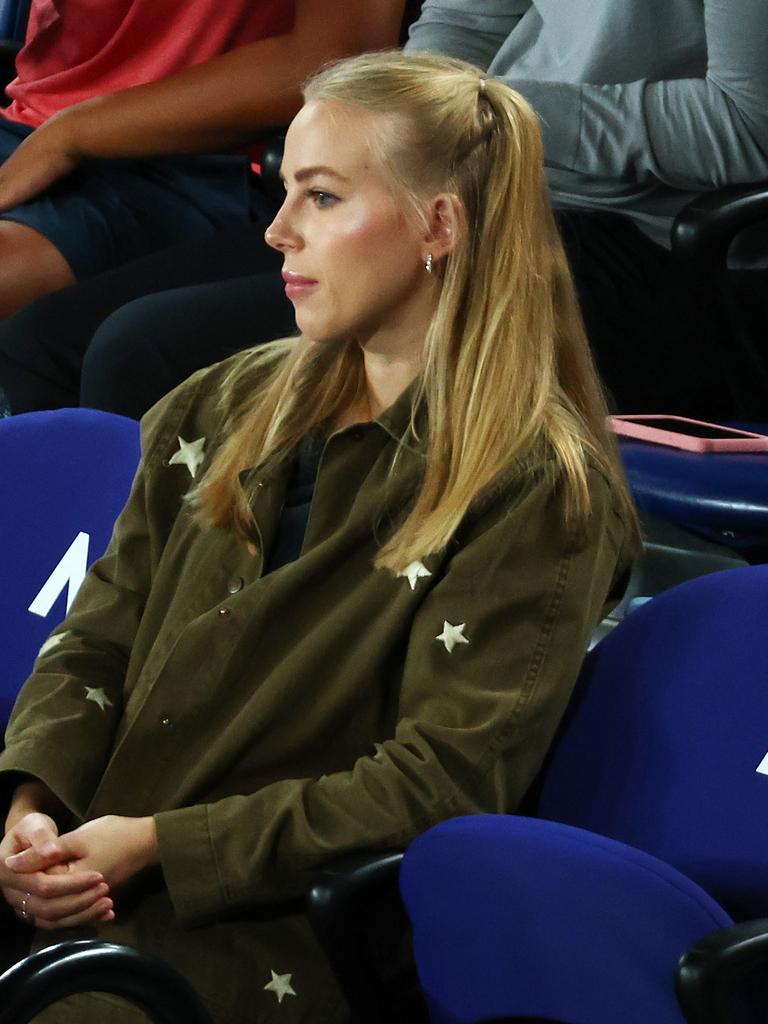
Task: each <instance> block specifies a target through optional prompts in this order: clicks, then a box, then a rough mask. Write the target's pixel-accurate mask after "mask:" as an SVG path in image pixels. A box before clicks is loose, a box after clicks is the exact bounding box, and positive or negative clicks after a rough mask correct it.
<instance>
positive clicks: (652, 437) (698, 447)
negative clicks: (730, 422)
mask: <svg viewBox="0 0 768 1024" xmlns="http://www.w3.org/2000/svg"><path fill="white" fill-rule="evenodd" d="M654 420H675V421H677V422H679V423H681V424H683V423H686V424H694V425H695V426H699V427H703V428H705V429H706V430H707V431H710V430H723V431H727V432H729V433H732V434H733V436H732V437H697V436H696V435H695V434H679V433H677V432H675V431H673V430H669V429H668V428H667V429H661V428H660V427H655V426H654V425H653V424H654ZM608 426H609V427H610V429H611V430H613V431H614V433H616V434H621V435H622V436H623V437H633V438H636V439H637V440H638V441H650V442H652V443H653V444H665V445H669V446H670V447H672V448H683V449H685V450H686V451H689V452H768V436H766V435H764V434H753V433H751V432H750V431H748V430H735V429H734V428H733V427H724V426H723V424H722V423H707V422H705V421H704V420H692V419H688V418H687V417H686V416H667V415H664V414H658V415H648V416H609V417H608Z"/></svg>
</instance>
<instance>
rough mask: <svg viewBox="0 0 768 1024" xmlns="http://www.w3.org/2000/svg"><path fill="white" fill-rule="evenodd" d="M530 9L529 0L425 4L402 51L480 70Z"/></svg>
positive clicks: (428, 1) (428, 0)
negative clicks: (418, 52)
mask: <svg viewBox="0 0 768 1024" xmlns="http://www.w3.org/2000/svg"><path fill="white" fill-rule="evenodd" d="M530 6H531V0H425V2H424V4H423V6H422V9H421V14H420V16H419V18H418V20H417V21H416V22H414V24H413V25H411V28H410V32H409V33H408V42H407V43H406V44H405V49H406V50H426V51H428V52H430V53H442V54H445V55H446V56H448V57H459V58H460V59H461V60H466V61H469V62H470V64H476V65H477V66H478V67H480V68H482V69H483V70H487V69H488V65H489V64H490V63H491V61H492V60H493V58H494V57H495V56H496V54H497V53H498V51H499V49H500V47H501V46H502V44H503V43H504V40H505V39H507V37H508V36H509V35H510V33H511V32H512V31H513V30H514V28H515V26H516V25H517V23H518V21H519V20H520V18H521V17H522V16H523V15H524V14H525V12H526V11H527V10H528V8H529V7H530Z"/></svg>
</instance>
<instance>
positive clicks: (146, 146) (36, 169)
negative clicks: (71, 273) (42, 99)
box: [0, 0, 403, 209]
mask: <svg viewBox="0 0 768 1024" xmlns="http://www.w3.org/2000/svg"><path fill="white" fill-rule="evenodd" d="M402 12H403V0H368V2H366V3H365V4H360V3H358V2H357V0H335V2H334V3H328V2H327V0H296V18H295V23H294V26H293V28H292V29H291V31H290V32H287V33H285V34H284V35H280V36H274V37H272V38H269V39H262V40H259V41H258V42H256V43H251V44H250V45H248V46H243V47H240V48H239V49H237V50H233V51H232V52H230V53H226V54H224V55H222V56H220V57H216V58H214V59H212V60H209V61H205V62H204V63H203V64H198V65H196V66H195V67H192V68H188V69H186V70H185V71H181V72H179V73H178V74H174V75H169V76H168V77H167V78H164V79H161V80H160V81H157V82H152V83H150V84H148V85H140V86H135V87H134V88H131V89H123V90H121V91H119V92H116V93H112V94H111V95H108V96H101V97H96V98H94V99H90V100H86V101H85V102H83V103H78V104H76V105H75V106H72V107H69V108H68V109H66V110H64V111H62V112H61V113H59V114H57V115H55V116H54V117H52V118H51V119H50V120H49V121H47V122H46V123H45V124H44V125H42V126H41V127H40V128H38V129H37V130H36V131H35V132H33V133H32V135H31V136H29V138H28V139H26V140H25V142H24V143H23V144H22V145H21V146H20V147H19V149H18V150H17V152H16V153H15V154H14V155H13V156H12V157H11V158H10V159H9V160H7V161H6V163H5V164H4V165H3V167H2V168H0V209H8V207H10V206H12V205H15V204H16V203H19V202H23V201H24V200H26V199H29V198H31V197H32V196H34V195H37V194H38V193H39V192H41V191H42V190H43V189H45V188H47V187H48V186H49V185H50V184H51V183H52V182H53V181H55V180H56V179H57V178H59V177H61V176H62V175H64V174H66V173H68V172H69V171H71V170H72V169H73V168H74V167H75V166H76V165H77V163H78V162H79V161H80V160H82V159H84V158H89V157H91V158H92V157H141V156H150V155H163V154H169V153H202V152H221V151H223V150H229V149H236V148H237V147H239V146H243V145H245V144H247V143H250V142H253V141H255V140H256V139H258V138H259V136H260V135H262V134H263V133H264V132H265V131H267V130H269V129H270V128H275V127H277V126H280V125H284V124H287V123H288V121H290V120H291V118H292V117H293V116H294V114H295V113H296V111H297V110H298V108H299V107H300V105H301V91H300V89H301V84H302V82H303V81H304V79H305V78H307V76H308V75H309V74H310V73H311V72H312V71H314V70H316V69H317V68H319V67H320V66H321V65H322V64H324V63H326V62H327V61H331V60H334V59H338V58H341V57H345V56H349V55H351V54H353V53H359V52H361V51H363V50H372V49H381V48H384V47H387V46H394V45H395V44H396V43H397V40H398V34H399V30H400V21H401V18H402Z"/></svg>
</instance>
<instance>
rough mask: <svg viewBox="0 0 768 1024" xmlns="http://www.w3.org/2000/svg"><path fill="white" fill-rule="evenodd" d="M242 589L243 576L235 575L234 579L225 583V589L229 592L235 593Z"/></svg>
mask: <svg viewBox="0 0 768 1024" xmlns="http://www.w3.org/2000/svg"><path fill="white" fill-rule="evenodd" d="M242 589H243V577H242V576H237V577H236V578H235V579H233V580H230V581H229V583H228V584H227V590H228V591H229V593H230V594H236V593H237V592H238V591H239V590H242Z"/></svg>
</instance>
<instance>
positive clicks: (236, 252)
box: [0, 221, 295, 418]
mask: <svg viewBox="0 0 768 1024" xmlns="http://www.w3.org/2000/svg"><path fill="white" fill-rule="evenodd" d="M264 226H265V224H264V222H261V221H260V222H256V223H253V224H248V225H245V226H243V227H240V228H237V229H233V230H232V231H227V232H223V233H221V234H219V235H217V236H214V237H213V238H209V239H206V240H204V241H199V242H192V243H188V244H185V245H183V246H174V247H172V248H169V249H166V250H163V251H161V252H158V253H154V254H153V255H151V256H147V257H144V258H142V259H140V260H136V261H134V262H132V263H128V264H125V265H123V266H122V267H119V268H116V269H115V270H112V271H109V272H107V273H105V274H100V275H99V276H98V277H95V278H92V279H91V280H88V281H84V282H82V283H79V284H76V285H74V286H72V287H71V288H65V289H63V290H62V291H58V292H54V293H53V294H51V295H47V296H45V297H44V298H42V299H38V300H37V301H36V302H33V303H32V304H30V305H29V306H27V307H26V308H25V309H23V310H21V311H20V312H19V313H17V314H15V316H13V317H11V318H10V319H8V320H7V321H6V322H5V323H4V324H2V325H1V326H0V388H2V389H4V391H5V393H6V397H7V401H8V404H9V406H10V410H11V411H12V412H14V413H16V412H27V411H31V410H35V409H50V408H59V407H64V406H77V405H80V404H82V405H86V406H91V407H94V408H102V409H108V410H110V411H113V412H119V413H122V414H124V415H127V416H134V417H136V418H138V417H139V416H140V415H141V414H142V413H143V412H145V411H146V410H147V409H148V408H149V407H150V406H151V405H153V404H154V402H155V401H157V399H159V398H160V397H162V395H164V394H165V393H166V392H167V391H169V390H170V389H171V388H172V387H174V386H175V385H176V384H178V383H180V382H181V381H182V380H184V379H185V378H186V377H188V376H189V375H190V374H191V373H192V372H194V371H195V370H197V369H199V368H200V367H203V366H207V365H209V364H211V363H214V362H217V361H218V360H220V359H223V358H225V357H226V356H228V355H230V354H231V353H233V352H235V351H237V350H239V349H241V348H245V347H247V346H249V345H253V344H256V343H257V342H260V341H266V340H271V339H272V338H276V337H281V336H284V335H286V334H291V333H293V332H294V329H295V328H294V322H293V308H292V306H291V304H290V303H289V302H288V300H287V299H286V297H285V292H284V286H283V281H282V279H281V278H280V275H279V268H280V266H281V263H282V257H281V256H280V255H279V254H278V253H277V252H275V251H273V250H272V249H270V248H268V246H267V245H266V243H265V242H264V239H263V233H264Z"/></svg>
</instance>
